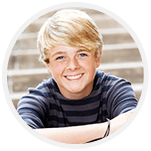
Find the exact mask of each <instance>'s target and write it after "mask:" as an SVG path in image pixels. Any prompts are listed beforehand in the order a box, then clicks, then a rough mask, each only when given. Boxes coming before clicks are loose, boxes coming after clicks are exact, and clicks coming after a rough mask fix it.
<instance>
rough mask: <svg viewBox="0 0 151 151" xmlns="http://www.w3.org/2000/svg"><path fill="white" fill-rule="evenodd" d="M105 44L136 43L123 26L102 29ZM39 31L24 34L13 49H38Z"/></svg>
mask: <svg viewBox="0 0 151 151" xmlns="http://www.w3.org/2000/svg"><path fill="white" fill-rule="evenodd" d="M101 32H102V36H103V41H104V44H105V45H106V44H121V43H134V40H133V38H132V37H131V35H130V34H129V33H128V32H127V31H126V30H125V29H123V28H115V29H110V30H106V29H104V30H102V31H101ZM36 40H37V33H30V34H29V33H28V34H27V33H26V34H22V35H21V36H20V38H19V39H18V40H17V41H16V43H15V45H14V47H13V50H18V49H23V50H25V49H36V48H37V46H36Z"/></svg>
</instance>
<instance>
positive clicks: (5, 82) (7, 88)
mask: <svg viewBox="0 0 151 151" xmlns="http://www.w3.org/2000/svg"><path fill="white" fill-rule="evenodd" d="M64 8H77V9H82V10H91V13H90V14H92V16H94V18H95V17H96V16H97V15H96V16H95V15H93V11H94V12H95V11H98V12H100V13H102V14H105V15H107V16H108V17H105V18H103V19H104V20H106V19H107V18H108V19H114V20H116V21H117V22H118V23H120V24H117V23H116V22H114V21H113V22H112V27H113V26H116V27H117V26H119V28H117V29H115V28H112V27H109V28H110V29H100V30H101V33H102V34H103V35H105V36H106V35H108V34H110V35H111V36H112V35H113V34H114V33H115V32H116V33H123V34H124V33H127V32H128V33H130V36H131V37H132V39H133V40H134V43H131V42H130V43H124V44H118V45H116V46H115V45H114V44H110V45H109V44H108V43H106V45H105V47H104V50H105V51H106V53H107V51H108V50H115V49H116V50H119V49H121V47H123V48H124V49H133V48H138V49H139V53H140V55H141V58H142V62H141V61H137V63H133V62H131V64H125V63H123V64H122V68H123V69H126V68H127V66H128V65H129V66H131V68H133V67H136V68H137V67H141V71H142V70H143V72H144V74H143V76H144V79H143V82H141V84H140V83H139V82H138V83H137V84H134V87H135V89H139V90H141V93H140V95H139V103H138V106H137V108H136V110H135V112H134V113H133V115H132V116H131V117H130V118H129V119H128V121H127V122H126V123H125V124H124V125H123V126H122V127H121V128H120V129H119V130H117V131H116V132H114V133H113V134H111V135H110V136H108V137H106V138H104V139H102V140H98V141H95V142H92V143H87V144H76V145H75V144H64V143H59V142H56V141H52V140H50V139H47V138H45V137H43V136H42V135H40V134H38V133H36V132H35V131H33V130H32V129H31V128H30V127H29V126H27V124H26V123H25V122H24V121H23V120H22V119H21V117H20V116H19V115H18V113H17V111H16V108H15V107H14V106H15V105H14V104H13V103H12V98H11V96H10V93H11V91H12V85H11V84H10V83H11V82H12V81H11V78H9V77H12V76H13V75H15V74H20V73H19V72H18V70H15V72H12V70H8V66H9V63H8V62H9V60H10V56H11V54H12V49H13V48H14V45H15V43H16V42H17V40H18V39H23V37H22V33H23V32H24V31H25V29H26V30H28V29H27V27H28V26H29V25H30V24H31V23H32V22H36V21H38V19H39V18H40V17H41V16H45V17H48V16H47V15H46V14H49V15H50V13H51V12H56V11H57V10H59V9H64ZM52 14H53V13H52ZM45 17H44V18H45ZM102 17H103V15H102ZM44 18H42V17H41V20H42V19H44ZM123 27H124V28H123ZM24 35H25V34H24ZM29 36H31V37H32V36H33V37H34V36H35V35H33V34H30V35H29ZM15 53H16V52H15ZM15 53H14V55H16V54H15ZM17 53H19V52H18V51H17ZM20 53H23V52H20ZM12 60H13V59H12ZM16 66H17V65H16ZM109 66H110V67H111V65H110V64H109V65H108V66H107V65H105V66H103V65H102V66H100V69H101V70H110V67H109ZM112 66H113V68H112V69H114V68H120V67H118V64H117V63H114V64H113V65H112ZM10 68H11V67H10ZM16 68H17V67H16ZM28 71H29V70H28ZM25 72H26V70H25ZM37 72H38V71H37ZM44 72H45V71H44ZM25 74H27V72H26V73H25ZM9 80H10V82H9ZM148 85H149V67H148V61H147V57H146V53H145V50H144V47H143V45H142V43H141V41H140V39H139V37H138V36H137V34H136V33H135V31H134V30H133V29H132V27H131V26H130V25H129V24H128V23H127V22H126V21H125V20H124V19H122V18H121V17H120V16H118V15H116V14H115V13H114V12H112V11H110V10H108V9H106V8H104V7H101V6H98V5H95V4H90V3H87V2H65V3H60V4H56V5H53V6H50V7H47V8H45V9H43V10H41V11H39V12H37V13H35V14H34V15H33V16H31V17H30V18H29V19H27V20H26V21H25V22H24V23H23V24H22V25H21V26H20V27H19V28H18V30H17V31H16V33H15V34H14V35H13V37H12V39H11V40H10V42H9V44H8V48H7V50H6V53H5V57H4V61H3V66H2V86H3V90H4V95H5V98H6V101H7V103H8V106H9V109H10V111H11V112H12V114H13V115H14V117H15V118H16V120H17V121H18V123H19V124H20V125H21V126H22V127H23V128H24V129H25V130H26V131H27V132H28V133H30V134H31V135H32V136H34V137H35V138H37V139H39V140H40V141H42V142H44V143H47V144H49V145H52V146H55V147H59V148H64V149H86V148H92V147H96V146H99V145H102V144H104V143H106V142H108V141H110V140H112V139H114V138H115V137H117V136H118V135H120V134H121V133H122V132H124V131H125V130H126V129H127V128H128V127H129V126H130V125H131V124H132V122H133V121H134V120H135V118H136V117H137V115H138V114H139V112H140V110H141V108H142V106H143V104H144V101H145V98H146V95H147V91H148ZM14 98H15V96H14Z"/></svg>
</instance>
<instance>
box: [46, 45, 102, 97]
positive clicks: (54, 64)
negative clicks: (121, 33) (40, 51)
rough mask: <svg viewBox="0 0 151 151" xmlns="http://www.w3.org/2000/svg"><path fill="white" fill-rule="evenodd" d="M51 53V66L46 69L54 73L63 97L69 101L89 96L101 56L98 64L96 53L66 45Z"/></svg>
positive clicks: (57, 47)
mask: <svg viewBox="0 0 151 151" xmlns="http://www.w3.org/2000/svg"><path fill="white" fill-rule="evenodd" d="M49 51H50V53H49V64H46V67H47V70H48V72H50V73H52V75H53V78H54V79H55V81H56V83H57V85H58V87H59V90H60V92H61V93H62V95H63V96H64V97H66V98H68V99H80V98H83V97H86V96H87V95H89V94H90V93H91V91H92V89H93V81H94V77H95V71H96V68H97V67H98V66H99V65H100V61H101V55H100V58H99V59H98V61H97V62H96V61H95V57H94V52H92V53H91V52H88V51H84V50H80V49H77V48H73V47H68V46H65V45H59V46H56V47H55V48H53V49H51V50H49Z"/></svg>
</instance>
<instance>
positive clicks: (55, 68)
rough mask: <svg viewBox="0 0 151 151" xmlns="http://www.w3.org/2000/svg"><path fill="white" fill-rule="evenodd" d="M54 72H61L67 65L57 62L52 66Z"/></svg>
mask: <svg viewBox="0 0 151 151" xmlns="http://www.w3.org/2000/svg"><path fill="white" fill-rule="evenodd" d="M51 67H52V68H51V69H52V72H53V74H60V73H62V72H63V71H64V69H65V65H64V64H63V63H55V64H52V66H51Z"/></svg>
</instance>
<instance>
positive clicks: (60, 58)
mask: <svg viewBox="0 0 151 151" xmlns="http://www.w3.org/2000/svg"><path fill="white" fill-rule="evenodd" d="M63 59H64V57H63V56H60V57H57V58H56V60H63Z"/></svg>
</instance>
